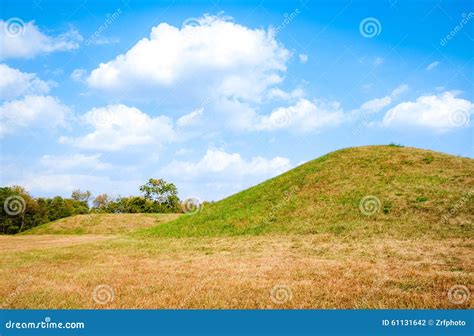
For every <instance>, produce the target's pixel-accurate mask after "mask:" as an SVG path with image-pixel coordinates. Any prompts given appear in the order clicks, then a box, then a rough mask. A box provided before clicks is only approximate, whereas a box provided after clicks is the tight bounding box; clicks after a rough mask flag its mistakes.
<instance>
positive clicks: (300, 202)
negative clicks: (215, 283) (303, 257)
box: [136, 146, 474, 238]
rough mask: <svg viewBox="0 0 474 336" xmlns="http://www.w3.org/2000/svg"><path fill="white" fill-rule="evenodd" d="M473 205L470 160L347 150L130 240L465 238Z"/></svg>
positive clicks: (473, 163) (412, 151)
mask: <svg viewBox="0 0 474 336" xmlns="http://www.w3.org/2000/svg"><path fill="white" fill-rule="evenodd" d="M473 200H474V160H472V159H469V158H462V157H456V156H452V155H447V154H443V153H438V152H433V151H429V150H422V149H416V148H405V147H399V146H370V147H357V148H347V149H343V150H339V151H336V152H333V153H330V154H327V155H325V156H322V157H320V158H318V159H316V160H313V161H310V162H307V163H305V164H303V165H301V166H299V167H297V168H295V169H292V170H290V171H288V172H286V173H284V174H282V175H280V176H277V177H275V178H273V179H270V180H268V181H265V182H263V183H261V184H259V185H257V186H254V187H252V188H249V189H247V190H244V191H242V192H240V193H237V194H235V195H232V196H230V197H228V198H226V199H224V200H221V201H219V202H216V203H212V204H209V205H207V204H206V205H205V206H204V207H203V209H202V210H201V211H200V212H198V213H196V214H193V215H186V216H182V217H180V218H178V219H177V220H175V221H170V222H167V223H163V224H160V225H158V226H155V227H152V228H147V229H143V230H140V231H138V232H137V233H136V234H139V235H146V236H171V237H183V236H228V235H256V234H266V233H293V234H295V233H296V234H308V233H329V234H333V235H337V236H347V237H370V236H373V235H378V236H384V235H385V236H387V237H397V238H404V237H406V238H412V237H421V236H430V237H434V238H446V237H466V236H469V235H471V236H472V233H473V222H474V220H473V219H474V202H473Z"/></svg>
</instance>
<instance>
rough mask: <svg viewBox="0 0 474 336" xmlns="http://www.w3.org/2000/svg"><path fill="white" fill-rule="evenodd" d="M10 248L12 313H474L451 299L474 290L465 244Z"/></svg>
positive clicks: (213, 242) (2, 298) (282, 239)
mask: <svg viewBox="0 0 474 336" xmlns="http://www.w3.org/2000/svg"><path fill="white" fill-rule="evenodd" d="M116 216H121V215H116ZM67 240H69V244H66V243H65V242H66V241H67ZM1 244H2V259H1V262H0V276H1V277H2V282H1V284H0V305H1V306H2V307H4V308H468V307H471V308H472V307H473V305H472V300H471V301H466V302H465V303H463V304H460V305H459V304H454V303H452V302H450V300H449V299H448V290H449V289H450V288H451V287H452V286H454V285H465V286H471V284H472V283H473V273H472V271H473V266H474V265H473V258H472V248H473V244H472V241H468V240H463V239H450V240H447V241H444V242H443V244H440V243H439V241H436V240H427V239H419V240H413V241H403V240H394V239H390V240H384V241H380V240H377V239H376V240H374V239H367V240H365V241H355V240H351V239H348V240H341V239H340V238H339V237H335V236H333V235H330V234H326V235H306V236H302V235H294V236H253V237H232V238H230V237H223V238H202V237H199V238H158V239H156V238H155V239H153V238H136V237H130V236H115V235H111V236H109V238H108V239H107V237H104V236H103V235H102V236H91V235H87V236H69V237H67V238H65V236H63V235H58V236H52V235H48V236H22V237H2V240H1ZM101 285H105V286H102V287H98V286H101ZM94 289H96V293H95V294H94ZM471 289H472V288H471ZM97 290H99V291H101V293H100V294H98V292H97ZM97 295H102V296H100V297H97Z"/></svg>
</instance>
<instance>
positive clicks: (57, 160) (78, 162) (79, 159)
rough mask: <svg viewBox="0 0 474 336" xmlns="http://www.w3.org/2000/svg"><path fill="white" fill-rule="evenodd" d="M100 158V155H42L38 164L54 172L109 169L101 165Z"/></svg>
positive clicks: (107, 166)
mask: <svg viewBox="0 0 474 336" xmlns="http://www.w3.org/2000/svg"><path fill="white" fill-rule="evenodd" d="M100 157H101V154H94V155H84V154H68V155H43V156H42V157H41V159H40V163H41V165H42V166H44V167H46V168H48V169H50V170H55V171H56V170H59V171H64V170H66V171H68V170H71V169H76V168H80V169H93V170H102V169H106V168H110V165H108V164H106V163H103V162H102V161H101V160H100Z"/></svg>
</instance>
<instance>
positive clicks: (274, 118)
mask: <svg viewBox="0 0 474 336" xmlns="http://www.w3.org/2000/svg"><path fill="white" fill-rule="evenodd" d="M343 120H344V113H343V111H342V108H341V105H340V104H339V103H338V102H334V101H330V102H324V101H318V100H314V101H310V100H308V99H304V98H301V99H299V100H298V101H297V102H296V103H295V104H294V105H291V106H288V107H279V108H276V109H275V110H273V111H272V112H271V113H270V114H269V115H265V116H260V117H259V120H258V122H257V123H255V124H254V127H255V129H257V130H274V129H279V128H295V129H297V130H300V131H303V132H308V131H312V130H315V129H320V128H323V127H330V126H334V125H338V124H340V123H341V122H342V121H343Z"/></svg>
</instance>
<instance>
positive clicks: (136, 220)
mask: <svg viewBox="0 0 474 336" xmlns="http://www.w3.org/2000/svg"><path fill="white" fill-rule="evenodd" d="M178 216H179V215H178V214H90V215H76V216H71V217H67V218H62V219H58V220H57V221H54V222H51V223H47V224H43V225H40V226H37V227H34V228H32V229H31V230H28V231H25V232H23V233H22V234H37V235H40V234H66V235H68V234H76V235H77V234H118V233H127V232H131V231H133V230H137V229H143V228H147V227H150V226H154V225H156V224H157V223H164V222H167V221H170V220H173V219H176V218H177V217H178Z"/></svg>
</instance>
